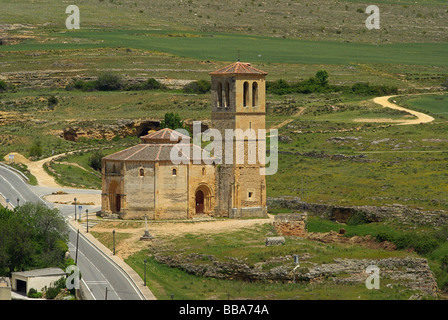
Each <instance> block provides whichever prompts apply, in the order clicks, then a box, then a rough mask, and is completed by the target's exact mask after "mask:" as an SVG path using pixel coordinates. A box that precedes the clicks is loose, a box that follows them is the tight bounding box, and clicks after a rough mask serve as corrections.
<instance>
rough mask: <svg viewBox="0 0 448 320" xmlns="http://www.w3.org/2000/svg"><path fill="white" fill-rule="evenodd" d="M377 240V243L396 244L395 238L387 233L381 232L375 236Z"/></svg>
mask: <svg viewBox="0 0 448 320" xmlns="http://www.w3.org/2000/svg"><path fill="white" fill-rule="evenodd" d="M375 240H376V241H377V242H383V241H389V242H394V237H393V236H392V235H390V234H387V233H385V232H380V233H378V234H377V235H376V236H375Z"/></svg>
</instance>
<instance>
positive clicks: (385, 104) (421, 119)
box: [358, 95, 434, 126]
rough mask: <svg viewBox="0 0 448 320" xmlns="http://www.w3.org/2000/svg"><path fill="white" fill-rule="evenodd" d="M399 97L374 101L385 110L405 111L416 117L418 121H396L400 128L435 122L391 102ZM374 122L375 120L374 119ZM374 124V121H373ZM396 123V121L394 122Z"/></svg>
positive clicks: (375, 99) (386, 97) (388, 97)
mask: <svg viewBox="0 0 448 320" xmlns="http://www.w3.org/2000/svg"><path fill="white" fill-rule="evenodd" d="M396 96H397V95H393V96H384V97H377V98H374V99H373V102H375V103H377V104H379V105H381V106H383V107H385V108H391V109H396V110H401V111H405V112H407V113H409V114H412V115H413V116H416V117H417V119H409V120H396V122H397V123H396V124H397V125H399V126H403V125H410V124H420V123H428V122H431V121H434V118H433V117H431V116H429V115H427V114H424V113H421V112H418V111H414V110H410V109H406V108H403V107H400V106H399V105H396V104H395V103H392V102H389V99H390V98H392V97H396ZM372 120H373V119H372ZM358 121H359V120H358ZM371 122H373V121H371ZM375 122H384V119H383V120H381V119H378V121H375ZM394 122H395V121H394Z"/></svg>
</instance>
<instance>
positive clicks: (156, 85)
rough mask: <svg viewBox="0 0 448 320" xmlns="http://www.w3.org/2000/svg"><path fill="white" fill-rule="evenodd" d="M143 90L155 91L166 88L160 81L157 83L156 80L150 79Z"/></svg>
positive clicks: (142, 86)
mask: <svg viewBox="0 0 448 320" xmlns="http://www.w3.org/2000/svg"><path fill="white" fill-rule="evenodd" d="M141 88H142V90H155V89H164V88H165V86H163V85H162V84H161V83H160V82H159V81H157V80H156V79H154V78H149V79H148V80H146V81H145V82H144V83H143V84H142V85H141Z"/></svg>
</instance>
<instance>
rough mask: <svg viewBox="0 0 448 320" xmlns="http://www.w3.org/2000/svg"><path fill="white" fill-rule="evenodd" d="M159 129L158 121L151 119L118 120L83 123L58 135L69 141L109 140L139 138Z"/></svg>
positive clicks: (70, 127)
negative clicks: (82, 139)
mask: <svg viewBox="0 0 448 320" xmlns="http://www.w3.org/2000/svg"><path fill="white" fill-rule="evenodd" d="M159 128H160V121H159V120H153V119H119V120H118V121H117V122H116V123H113V124H101V123H97V122H89V121H84V122H79V123H77V124H76V125H72V126H69V127H66V128H65V129H64V130H63V131H62V132H61V133H60V134H59V135H60V137H61V138H64V139H65V140H69V141H78V139H79V138H87V139H107V140H111V139H113V138H114V137H116V136H120V137H126V136H141V135H144V134H147V133H148V131H150V130H157V129H159Z"/></svg>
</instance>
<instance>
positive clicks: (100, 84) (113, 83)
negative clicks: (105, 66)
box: [96, 72, 123, 91]
mask: <svg viewBox="0 0 448 320" xmlns="http://www.w3.org/2000/svg"><path fill="white" fill-rule="evenodd" d="M96 88H97V89H98V90H99V91H116V90H120V89H122V88H123V83H122V81H121V77H120V76H119V75H116V74H112V73H109V72H106V73H102V74H100V76H99V77H98V80H97V81H96Z"/></svg>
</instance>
